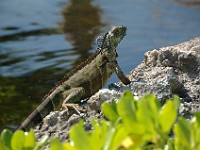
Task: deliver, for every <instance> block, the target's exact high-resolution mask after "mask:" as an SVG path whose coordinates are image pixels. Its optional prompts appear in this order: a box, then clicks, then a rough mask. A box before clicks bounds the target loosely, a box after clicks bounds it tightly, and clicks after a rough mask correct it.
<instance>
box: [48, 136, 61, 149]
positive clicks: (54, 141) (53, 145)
mask: <svg viewBox="0 0 200 150" xmlns="http://www.w3.org/2000/svg"><path fill="white" fill-rule="evenodd" d="M62 149H63V147H62V144H61V142H60V141H59V140H58V139H57V138H54V139H52V140H51V141H50V150H62Z"/></svg>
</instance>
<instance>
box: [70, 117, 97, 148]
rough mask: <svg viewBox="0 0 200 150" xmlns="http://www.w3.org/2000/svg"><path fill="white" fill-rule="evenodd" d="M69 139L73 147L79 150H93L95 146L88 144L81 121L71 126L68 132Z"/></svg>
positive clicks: (88, 139)
mask: <svg viewBox="0 0 200 150" xmlns="http://www.w3.org/2000/svg"><path fill="white" fill-rule="evenodd" d="M69 136H70V139H71V141H72V142H73V143H74V147H75V148H77V149H81V150H88V149H95V148H96V146H97V144H96V143H92V142H90V138H89V135H87V133H86V132H85V131H84V128H83V121H82V120H81V121H79V123H78V124H76V125H74V126H72V128H71V130H70V134H69Z"/></svg>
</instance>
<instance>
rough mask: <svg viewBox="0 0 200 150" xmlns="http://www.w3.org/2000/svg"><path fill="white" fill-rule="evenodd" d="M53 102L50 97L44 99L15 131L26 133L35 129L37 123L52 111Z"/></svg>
mask: <svg viewBox="0 0 200 150" xmlns="http://www.w3.org/2000/svg"><path fill="white" fill-rule="evenodd" d="M54 109H55V107H54V104H53V101H52V100H51V99H50V97H47V98H46V99H44V101H43V102H42V103H41V104H40V105H39V106H38V107H37V108H36V109H35V110H34V111H33V112H32V113H31V114H30V115H29V116H28V118H26V120H25V121H24V122H23V123H22V124H21V125H20V126H19V127H18V128H17V130H24V131H28V130H30V129H31V128H33V127H35V126H36V125H37V124H38V123H40V122H42V119H43V118H44V117H45V116H47V115H48V114H49V113H50V112H51V111H52V110H54Z"/></svg>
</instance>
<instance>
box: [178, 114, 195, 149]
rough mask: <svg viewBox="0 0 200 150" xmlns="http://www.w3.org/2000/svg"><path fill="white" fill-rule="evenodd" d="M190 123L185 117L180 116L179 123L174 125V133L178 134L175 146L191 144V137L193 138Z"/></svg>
mask: <svg viewBox="0 0 200 150" xmlns="http://www.w3.org/2000/svg"><path fill="white" fill-rule="evenodd" d="M190 128H191V126H190V123H189V122H188V121H187V120H186V119H184V118H181V117H180V118H179V119H178V123H177V124H176V125H175V127H174V133H175V136H176V139H175V146H176V147H179V145H186V146H189V145H190V142H191V141H190V139H191V134H190Z"/></svg>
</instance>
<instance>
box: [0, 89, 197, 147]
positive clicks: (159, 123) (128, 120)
mask: <svg viewBox="0 0 200 150" xmlns="http://www.w3.org/2000/svg"><path fill="white" fill-rule="evenodd" d="M178 106H179V98H178V97H177V96H174V97H173V99H169V100H167V101H166V103H165V104H164V105H163V106H161V104H160V103H159V101H158V100H157V99H156V98H155V96H153V95H150V94H149V95H146V96H145V97H143V98H139V99H138V100H136V98H134V97H133V96H132V94H131V92H129V91H127V92H125V93H124V94H123V96H122V97H121V98H120V100H119V102H118V103H116V102H115V101H112V103H111V104H110V103H107V102H105V103H104V104H103V105H102V110H103V113H104V115H105V117H106V118H107V119H108V120H105V119H102V120H101V121H97V120H95V119H94V120H92V125H93V131H91V132H86V131H85V130H84V127H83V121H80V122H79V123H78V124H76V125H74V126H73V127H72V128H71V130H70V135H69V136H70V142H65V143H61V142H60V141H59V140H58V139H57V138H54V139H51V140H50V150H102V149H104V150H107V149H109V150H116V149H120V150H129V149H137V150H143V149H145V150H148V149H165V150H185V149H187V150H196V149H200V113H196V114H194V117H193V118H192V119H191V120H186V119H184V118H182V117H178V118H177V112H178ZM47 141H48V137H47V136H44V137H43V138H42V140H40V141H39V142H36V138H35V135H34V132H33V131H30V132H28V133H24V132H23V131H16V132H15V133H14V134H13V133H12V132H10V131H9V130H4V131H3V132H2V133H1V139H0V150H11V149H12V150H32V149H34V150H40V149H44V145H46V143H47Z"/></svg>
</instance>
